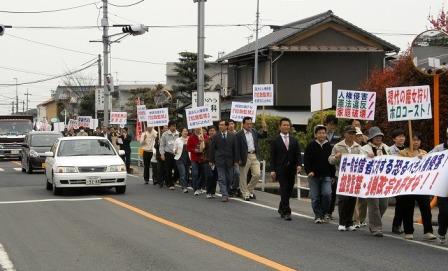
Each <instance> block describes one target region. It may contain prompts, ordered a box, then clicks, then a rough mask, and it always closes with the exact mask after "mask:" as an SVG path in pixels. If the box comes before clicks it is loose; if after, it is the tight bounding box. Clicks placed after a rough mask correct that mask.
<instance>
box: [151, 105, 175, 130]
mask: <svg viewBox="0 0 448 271" xmlns="http://www.w3.org/2000/svg"><path fill="white" fill-rule="evenodd" d="M169 121H170V119H169V114H168V108H158V109H147V110H146V124H147V126H148V127H158V126H164V125H168V122H169Z"/></svg>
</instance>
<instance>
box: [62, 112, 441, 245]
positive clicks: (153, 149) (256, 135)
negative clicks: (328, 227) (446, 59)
mask: <svg viewBox="0 0 448 271" xmlns="http://www.w3.org/2000/svg"><path fill="white" fill-rule="evenodd" d="M337 123H338V119H337V118H335V117H334V116H332V115H330V116H328V117H327V118H326V119H325V122H324V125H317V126H315V127H314V138H313V140H312V141H311V142H309V144H308V145H307V146H306V148H305V150H304V155H303V157H302V150H301V147H300V144H299V142H298V141H297V139H296V138H295V137H293V136H292V134H291V133H292V130H291V129H292V124H291V121H290V120H289V119H288V118H282V119H281V120H280V121H279V123H278V134H277V135H276V136H275V137H274V138H273V139H272V140H270V161H268V163H270V164H269V168H270V170H271V172H270V175H271V177H272V180H273V181H276V182H278V183H279V186H280V197H281V199H280V204H279V207H278V213H279V214H280V217H281V218H282V219H284V220H287V221H289V220H291V208H290V204H289V199H290V198H291V195H292V193H293V189H294V184H295V182H296V178H297V174H299V173H301V172H302V173H304V174H306V175H307V177H308V182H309V188H310V197H311V205H312V210H313V212H314V216H315V219H314V222H315V223H316V224H324V223H329V222H330V221H331V220H334V218H333V213H334V211H335V206H336V202H337V204H338V216H339V223H338V224H339V225H338V228H337V229H338V230H339V231H356V230H357V229H359V228H361V227H368V229H369V231H370V232H371V233H372V235H373V236H376V237H382V236H383V223H382V218H383V215H384V213H385V212H386V210H387V207H388V205H389V198H367V199H365V198H356V197H351V196H342V195H336V188H337V181H338V173H339V172H338V169H339V163H340V162H341V157H342V156H343V155H344V154H361V155H366V156H367V157H370V158H373V157H376V156H382V155H396V156H402V157H422V156H423V155H425V154H426V153H427V152H426V151H425V150H423V149H422V148H421V145H422V136H421V134H420V133H419V132H417V131H415V132H413V139H412V144H413V146H412V148H411V147H410V146H409V143H408V142H407V141H406V133H405V131H403V130H401V129H396V130H394V131H392V133H391V134H390V136H391V137H392V139H393V142H394V144H393V145H392V146H388V145H386V144H385V143H384V142H383V140H384V137H385V135H384V134H383V132H382V131H381V129H380V128H379V127H376V126H375V127H371V128H370V129H369V130H368V131H366V133H364V132H363V130H362V127H361V122H360V121H358V120H353V121H352V122H351V125H348V126H346V127H344V129H343V134H342V135H339V134H338V133H337V132H336V128H337ZM261 127H262V129H261V130H260V131H257V130H255V129H254V128H253V122H252V118H250V117H245V118H244V119H243V121H242V129H241V130H239V131H237V130H236V123H235V122H234V121H233V120H229V121H226V120H221V121H219V126H218V127H215V126H210V127H207V128H197V129H193V130H192V131H189V130H188V129H187V128H181V129H178V128H177V126H176V123H175V122H174V121H170V122H169V123H168V125H167V126H163V127H156V128H154V127H147V128H146V129H145V131H144V132H143V133H142V134H141V137H140V139H139V141H140V147H141V149H142V151H143V152H142V156H143V165H144V170H143V179H144V182H145V184H149V183H152V184H153V185H159V186H160V187H164V186H166V187H167V188H168V189H170V190H175V184H176V183H177V182H178V183H179V186H180V187H181V189H182V192H183V193H188V192H189V191H190V190H192V191H193V193H194V196H196V197H198V196H200V195H201V194H204V193H205V194H206V198H208V199H213V198H215V195H216V192H217V191H216V188H217V186H218V187H219V193H220V194H221V195H220V197H221V201H222V202H228V201H229V198H230V197H241V198H242V199H244V200H246V201H250V200H255V199H256V195H255V193H254V190H255V187H256V185H257V183H258V182H259V179H260V175H261V173H260V147H259V140H260V139H265V138H267V125H266V123H265V122H264V121H262V125H261ZM159 133H160V134H159ZM64 135H65V136H76V135H77V136H87V135H94V136H103V137H107V138H108V139H109V140H110V141H111V143H112V144H113V146H114V147H115V148H116V149H117V150H118V149H122V150H125V153H126V155H125V156H124V157H123V160H124V161H125V163H126V167H127V169H128V172H129V170H130V162H131V161H130V153H131V147H130V143H131V140H132V137H131V136H130V135H129V134H128V130H127V128H126V127H125V128H122V129H121V128H118V129H115V128H97V129H96V130H95V131H93V130H89V129H82V128H80V129H78V130H73V129H70V130H65V131H64ZM447 149H448V130H447V133H446V142H445V143H443V144H441V145H438V146H436V147H435V148H434V149H433V150H431V152H439V151H444V150H447ZM302 166H303V169H302ZM150 169H151V170H150ZM151 173H152V176H151ZM431 200H432V197H431V196H428V195H402V196H397V197H395V214H394V220H393V225H392V232H393V233H395V234H400V235H403V237H404V238H405V239H410V240H412V239H414V209H415V204H416V203H417V204H418V207H419V209H420V212H421V217H422V222H423V229H424V232H423V233H424V235H423V236H424V239H425V240H427V241H431V240H435V239H438V240H439V242H440V243H445V242H446V239H445V236H446V232H447V228H448V198H446V197H438V199H437V203H438V208H439V213H438V236H436V235H434V232H433V226H432V214H431V206H430V202H431Z"/></svg>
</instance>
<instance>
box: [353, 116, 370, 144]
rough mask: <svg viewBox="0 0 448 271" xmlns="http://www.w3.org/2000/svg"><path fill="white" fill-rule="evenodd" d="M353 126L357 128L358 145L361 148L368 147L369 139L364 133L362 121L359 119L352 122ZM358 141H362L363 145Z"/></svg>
mask: <svg viewBox="0 0 448 271" xmlns="http://www.w3.org/2000/svg"><path fill="white" fill-rule="evenodd" d="M352 125H353V126H355V128H356V139H355V141H356V143H358V144H359V145H361V146H364V145H366V144H367V140H368V137H367V136H366V135H365V134H364V133H363V132H362V126H361V121H360V120H358V119H354V120H352ZM358 129H359V132H358ZM358 140H361V143H359V142H358Z"/></svg>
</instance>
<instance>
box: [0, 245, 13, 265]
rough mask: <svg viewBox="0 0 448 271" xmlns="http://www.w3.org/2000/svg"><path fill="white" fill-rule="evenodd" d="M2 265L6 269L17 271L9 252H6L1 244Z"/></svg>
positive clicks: (0, 262)
mask: <svg viewBox="0 0 448 271" xmlns="http://www.w3.org/2000/svg"><path fill="white" fill-rule="evenodd" d="M0 266H1V267H2V268H3V270H4V271H15V270H16V269H15V268H14V265H13V264H12V262H11V260H10V259H9V256H8V253H6V250H5V248H4V247H3V245H2V244H0Z"/></svg>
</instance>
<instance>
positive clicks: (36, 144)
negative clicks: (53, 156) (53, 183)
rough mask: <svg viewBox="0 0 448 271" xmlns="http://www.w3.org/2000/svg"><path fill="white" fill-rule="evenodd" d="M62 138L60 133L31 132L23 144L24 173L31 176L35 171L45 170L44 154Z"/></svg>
mask: <svg viewBox="0 0 448 271" xmlns="http://www.w3.org/2000/svg"><path fill="white" fill-rule="evenodd" d="M61 137H62V134H61V133H59V132H37V131H32V132H29V133H28V134H27V135H26V136H25V140H24V143H23V144H22V150H21V153H22V172H26V173H29V174H31V173H33V170H36V169H44V166H45V164H44V162H45V157H44V156H43V155H44V153H45V152H48V151H50V149H51V146H53V144H54V143H55V142H56V141H57V140H58V139H59V138H61Z"/></svg>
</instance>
